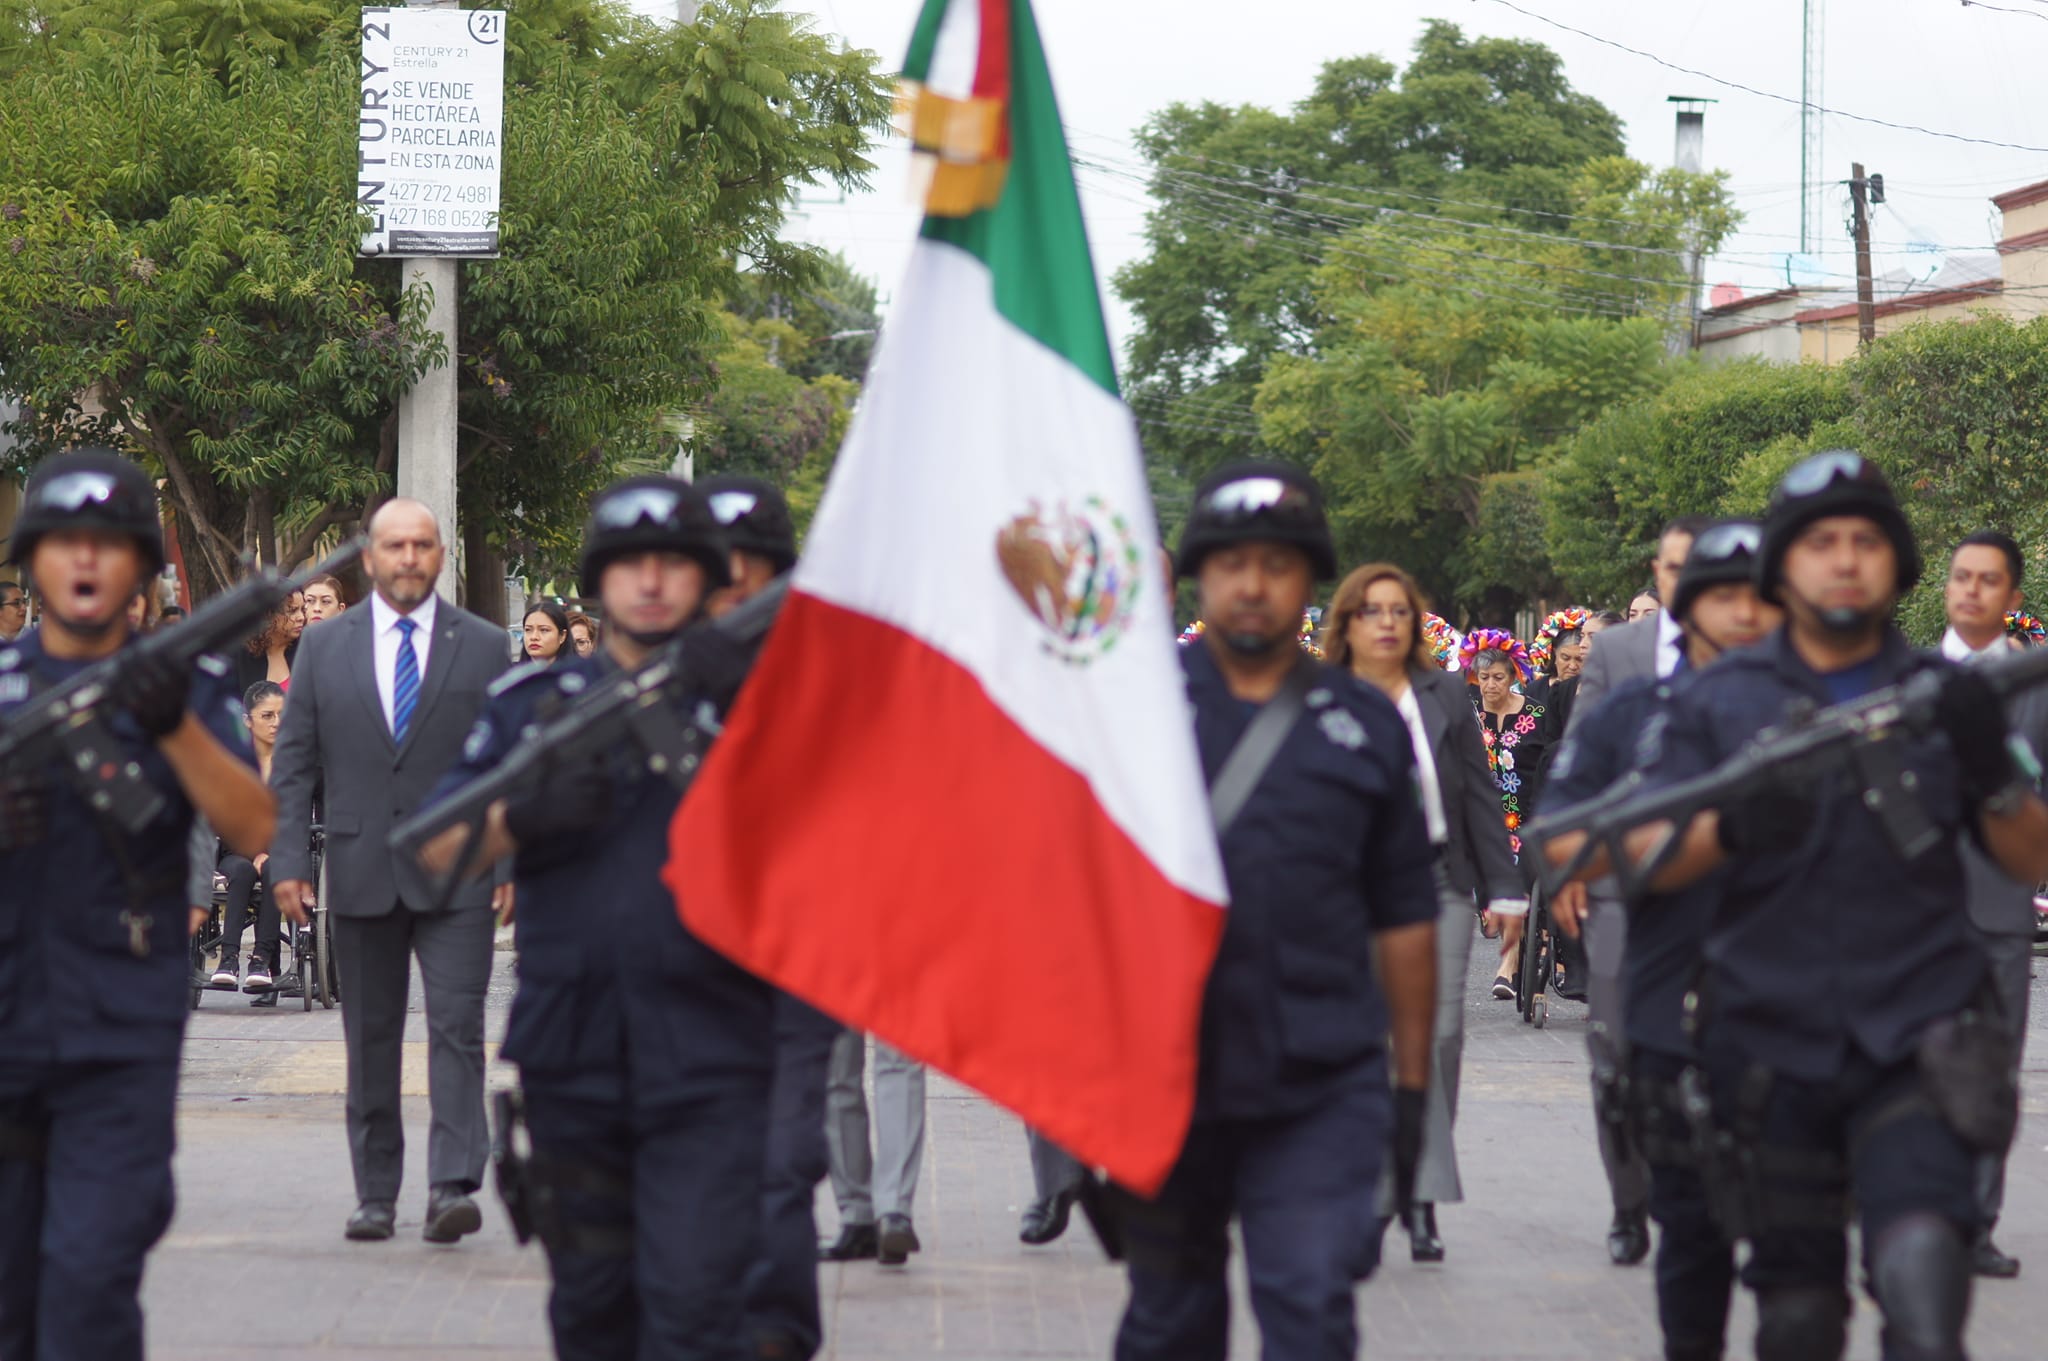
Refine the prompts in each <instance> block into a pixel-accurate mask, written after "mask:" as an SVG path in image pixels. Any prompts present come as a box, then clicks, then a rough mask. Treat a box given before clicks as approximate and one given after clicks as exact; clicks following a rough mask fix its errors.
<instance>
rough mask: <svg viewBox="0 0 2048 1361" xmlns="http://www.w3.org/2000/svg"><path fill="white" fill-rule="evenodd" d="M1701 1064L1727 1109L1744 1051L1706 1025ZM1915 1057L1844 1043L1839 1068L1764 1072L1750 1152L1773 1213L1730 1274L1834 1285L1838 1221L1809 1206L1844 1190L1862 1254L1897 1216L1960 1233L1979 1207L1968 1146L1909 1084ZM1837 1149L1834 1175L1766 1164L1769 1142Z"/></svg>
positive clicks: (1915, 1072) (1841, 1285) (1916, 1075)
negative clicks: (1738, 1271)
mask: <svg viewBox="0 0 2048 1361" xmlns="http://www.w3.org/2000/svg"><path fill="white" fill-rule="evenodd" d="M1704 1058H1705V1066H1706V1069H1707V1074H1708V1077H1709V1079H1710V1081H1711V1084H1712V1088H1713V1099H1714V1109H1715V1112H1716V1115H1717V1118H1719V1119H1721V1120H1723V1121H1727V1120H1730V1119H1737V1120H1739V1119H1740V1118H1741V1117H1740V1115H1739V1112H1740V1111H1741V1109H1742V1105H1743V1089H1744V1086H1745V1084H1746V1082H1747V1079H1748V1076H1749V1073H1750V1069H1751V1059H1750V1057H1749V1056H1748V1055H1747V1054H1746V1053H1744V1052H1742V1051H1741V1050H1739V1049H1737V1048H1736V1047H1734V1046H1733V1045H1730V1044H1726V1043H1717V1042H1716V1041H1715V1040H1714V1038H1713V1035H1712V1033H1711V1030H1710V1031H1709V1034H1708V1038H1707V1044H1706V1052H1705V1056H1704ZM1920 1093H1921V1078H1920V1072H1919V1067H1918V1064H1917V1063H1916V1062H1915V1060H1914V1059H1913V1058H1911V1057H1908V1058H1905V1059H1903V1060H1900V1061H1898V1062H1895V1063H1889V1064H1880V1063H1878V1062H1876V1061H1875V1060H1873V1059H1871V1058H1870V1057H1868V1056H1867V1055H1865V1054H1864V1053H1863V1052H1862V1051H1861V1050H1860V1049H1856V1048H1854V1047H1852V1048H1851V1049H1850V1050H1849V1053H1848V1056H1847V1057H1846V1058H1845V1059H1844V1061H1843V1063H1842V1066H1841V1069H1840V1071H1839V1072H1837V1073H1836V1074H1835V1075H1834V1076H1832V1077H1831V1078H1830V1079H1828V1080H1825V1081H1808V1080H1804V1079H1800V1078H1795V1077H1790V1076H1787V1075H1785V1074H1783V1073H1778V1074H1775V1075H1774V1076H1773V1077H1772V1079H1771V1082H1770V1089H1769V1095H1768V1097H1767V1099H1766V1100H1765V1102H1764V1105H1763V1109H1762V1112H1761V1124H1760V1132H1761V1142H1762V1148H1763V1152H1762V1154H1761V1156H1762V1157H1763V1158H1764V1160H1765V1163H1764V1166H1763V1167H1762V1168H1761V1172H1760V1175H1761V1177H1762V1179H1763V1187H1762V1192H1763V1194H1762V1196H1761V1197H1760V1200H1761V1203H1762V1204H1763V1205H1764V1206H1766V1207H1768V1208H1771V1209H1773V1210H1775V1211H1776V1212H1777V1213H1778V1217H1779V1219H1780V1220H1781V1221H1786V1220H1794V1219H1797V1220H1800V1221H1807V1222H1780V1223H1774V1224H1770V1225H1766V1226H1763V1227H1762V1228H1760V1229H1759V1231H1758V1232H1756V1233H1754V1234H1753V1235H1752V1236H1751V1239H1750V1257H1749V1261H1748V1262H1747V1263H1746V1264H1745V1265H1744V1267H1743V1269H1742V1282H1743V1284H1744V1285H1747V1286H1748V1287H1749V1288H1750V1289H1752V1290H1754V1291H1756V1292H1757V1293H1758V1295H1759V1297H1762V1296H1764V1295H1766V1294H1768V1293H1769V1292H1770V1291H1772V1290H1775V1289H1780V1288H1785V1287H1826V1288H1829V1289H1834V1290H1840V1291H1841V1292H1842V1306H1843V1308H1844V1309H1845V1310H1846V1309H1847V1308H1848V1304H1849V1297H1848V1290H1847V1285H1846V1280H1847V1272H1848V1253H1849V1250H1848V1239H1847V1232H1846V1230H1845V1229H1844V1228H1842V1227H1840V1226H1839V1225H1837V1226H1833V1227H1830V1226H1827V1225H1825V1224H1822V1223H1820V1222H1817V1221H1816V1219H1815V1216H1814V1215H1813V1214H1812V1213H1810V1212H1811V1211H1812V1210H1814V1209H1818V1208H1822V1207H1824V1206H1825V1204H1826V1202H1827V1201H1828V1200H1829V1199H1830V1198H1831V1197H1832V1198H1837V1199H1838V1198H1839V1197H1840V1196H1841V1195H1842V1193H1843V1191H1844V1190H1845V1189H1846V1191H1847V1192H1848V1194H1849V1196H1850V1198H1851V1200H1852V1201H1853V1203H1854V1204H1855V1206H1856V1208H1857V1211H1858V1213H1859V1215H1860V1217H1861V1228H1862V1231H1863V1248H1864V1265H1865V1267H1866V1268H1867V1267H1868V1266H1869V1265H1870V1255H1871V1251H1872V1249H1873V1247H1874V1246H1875V1245H1876V1244H1877V1243H1879V1242H1880V1241H1881V1240H1882V1239H1883V1238H1884V1235H1885V1230H1886V1229H1887V1228H1889V1227H1891V1225H1893V1224H1894V1223H1896V1222H1898V1221H1899V1220H1901V1219H1903V1218H1905V1217H1907V1216H1909V1215H1919V1214H1934V1215H1938V1216H1940V1217H1941V1218H1943V1219H1946V1220H1948V1221H1949V1222H1950V1223H1951V1224H1953V1225H1954V1226H1955V1227H1956V1228H1957V1230H1958V1231H1960V1232H1961V1233H1962V1235H1963V1237H1964V1240H1965V1241H1967V1240H1968V1239H1969V1238H1970V1236H1971V1235H1973V1234H1974V1233H1975V1231H1976V1227H1977V1225H1978V1223H1979V1219H1980V1212H1979V1210H1978V1207H1977V1199H1976V1194H1975V1181H1976V1172H1977V1155H1976V1154H1975V1153H1974V1152H1972V1151H1971V1150H1970V1149H1969V1148H1968V1147H1967V1146H1966V1145H1965V1144H1964V1143H1963V1141H1962V1140H1961V1139H1960V1138H1958V1137H1957V1136H1956V1134H1955V1131H1954V1130H1952V1129H1950V1128H1949V1126H1948V1124H1947V1123H1946V1122H1944V1121H1943V1120H1942V1118H1941V1117H1940V1116H1939V1115H1938V1114H1936V1112H1935V1110H1934V1108H1933V1107H1932V1106H1931V1105H1929V1104H1928V1102H1927V1100H1926V1098H1925V1097H1924V1096H1922V1095H1921V1094H1920ZM1843 1150H1847V1160H1846V1164H1845V1167H1846V1174H1847V1175H1846V1185H1845V1183H1844V1181H1843V1180H1841V1179H1839V1178H1838V1179H1833V1180H1832V1182H1831V1181H1830V1179H1828V1178H1826V1177H1824V1176H1816V1175H1813V1169H1812V1168H1811V1167H1806V1166H1794V1167H1785V1168H1775V1169H1774V1168H1773V1167H1771V1166H1770V1165H1769V1159H1770V1156H1771V1154H1772V1153H1773V1152H1780V1151H1782V1152H1789V1153H1790V1154H1792V1155H1794V1157H1795V1158H1798V1157H1800V1156H1801V1155H1805V1158H1806V1159H1807V1160H1810V1158H1811V1155H1814V1154H1826V1153H1830V1152H1834V1153H1840V1152H1841V1151H1843Z"/></svg>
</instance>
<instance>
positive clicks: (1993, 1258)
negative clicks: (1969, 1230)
mask: <svg viewBox="0 0 2048 1361" xmlns="http://www.w3.org/2000/svg"><path fill="white" fill-rule="evenodd" d="M1970 1270H1971V1271H1974V1272H1975V1273H1976V1274H1977V1275H1979V1276H1989V1277H1991V1278H1992V1279H1993V1280H1999V1281H2009V1280H2011V1279H2012V1278H2013V1277H2015V1276H2017V1275H2019V1274H2020V1259H2019V1258H2017V1257H2008V1256H2006V1255H2005V1253H2003V1252H2002V1251H2000V1250H1999V1247H1998V1244H1996V1243H1994V1242H1992V1241H1991V1235H1990V1234H1988V1233H1987V1234H1985V1235H1984V1236H1983V1237H1982V1238H1979V1239H1978V1240H1977V1242H1976V1245H1975V1246H1973V1247H1972V1248H1971V1249H1970Z"/></svg>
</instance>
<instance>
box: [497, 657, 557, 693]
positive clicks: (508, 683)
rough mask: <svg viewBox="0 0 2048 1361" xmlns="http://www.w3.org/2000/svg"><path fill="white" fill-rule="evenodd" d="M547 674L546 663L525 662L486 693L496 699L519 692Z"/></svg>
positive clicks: (499, 678)
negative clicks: (525, 685) (519, 689)
mask: <svg viewBox="0 0 2048 1361" xmlns="http://www.w3.org/2000/svg"><path fill="white" fill-rule="evenodd" d="M547 673H548V664H547V663H546V662H524V663H522V664H520V665H518V666H515V667H513V668H512V669H511V670H510V671H507V672H506V673H505V674H504V675H502V676H500V677H498V678H497V679H496V680H494V681H492V682H491V685H490V689H488V690H486V691H485V692H484V693H486V694H488V695H490V696H491V697H492V698H493V699H495V698H497V697H498V696H499V695H502V694H506V693H508V692H510V691H513V690H517V689H518V688H519V687H520V686H522V685H524V684H526V683H527V682H528V681H530V680H533V679H535V678H536V677H539V676H545V675H546V674H547Z"/></svg>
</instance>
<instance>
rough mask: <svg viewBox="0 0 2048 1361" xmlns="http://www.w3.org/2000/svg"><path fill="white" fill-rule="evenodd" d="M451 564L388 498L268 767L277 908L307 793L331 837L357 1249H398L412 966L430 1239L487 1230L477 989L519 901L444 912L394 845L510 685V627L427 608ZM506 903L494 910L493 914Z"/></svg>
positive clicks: (294, 897)
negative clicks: (363, 1244) (362, 582)
mask: <svg viewBox="0 0 2048 1361" xmlns="http://www.w3.org/2000/svg"><path fill="white" fill-rule="evenodd" d="M444 553H445V549H444V547H443V545H442V542H441V530H440V526H439V525H437V524H436V523H435V522H434V516H433V513H432V512H431V511H429V510H428V509H427V508H426V507H425V506H423V505H421V504H420V503H419V502H417V501H410V500H403V499H401V500H395V501H387V502H385V503H384V505H383V506H382V507H381V508H379V510H378V511H377V513H376V514H375V515H374V516H372V517H371V520H370V547H369V551H368V552H367V553H366V554H365V555H364V562H365V564H366V565H367V571H368V573H369V576H370V581H371V584H372V585H373V586H374V587H375V588H376V589H375V591H374V593H373V594H372V596H371V597H370V599H369V600H368V601H365V602H364V603H363V604H361V605H358V606H357V607H356V608H355V609H352V610H350V611H348V612H347V613H346V614H343V615H342V616H341V617H340V618H338V619H333V620H330V621H329V622H328V623H327V624H326V625H325V626H324V627H322V628H318V629H309V630H308V631H307V632H306V635H305V637H304V638H302V639H301V640H300V643H299V655H298V658H297V662H296V664H295V665H294V667H293V668H292V688H291V697H290V699H289V700H288V701H287V702H286V704H285V716H284V725H283V727H282V729H281V730H280V732H279V733H278V739H277V751H276V755H275V756H274V757H273V758H272V766H271V783H272V784H273V785H274V786H275V787H276V790H277V801H278V822H277V825H278V827H279V828H280V829H285V828H290V829H293V833H294V834H286V833H285V832H283V831H282V830H280V833H279V838H278V844H277V845H276V846H275V847H273V848H272V850H271V859H270V863H271V866H272V871H273V873H274V874H275V876H276V880H275V883H274V887H273V891H274V892H275V893H276V895H277V905H278V908H279V910H280V911H282V912H283V913H284V914H285V915H286V916H288V917H290V918H292V919H293V920H294V921H301V922H302V921H304V920H305V908H306V904H307V903H308V902H309V901H310V900H311V898H312V896H313V884H312V882H311V881H312V878H313V866H312V859H311V856H310V854H309V852H308V849H307V845H306V836H305V830H304V829H305V828H306V827H308V826H309V825H311V823H312V820H313V794H314V789H315V787H316V786H317V787H319V788H320V789H321V791H322V792H321V797H320V813H321V819H322V822H323V825H324V826H325V828H326V833H327V893H328V904H327V906H328V911H329V913H330V914H331V915H330V920H331V921H332V923H333V926H334V963H335V971H336V975H337V980H338V982H339V984H340V990H341V1020H342V1034H343V1037H344V1038H345V1040H346V1041H347V1046H348V1141H349V1153H350V1156H351V1157H352V1159H353V1160H354V1164H355V1183H356V1199H357V1201H358V1202H359V1203H358V1205H357V1208H356V1212H355V1213H354V1214H353V1215H352V1216H350V1218H349V1221H348V1228H347V1234H348V1236H349V1237H350V1238H354V1239H363V1240H374V1239H384V1238H389V1237H391V1235H392V1232H393V1231H394V1229H395V1227H396V1224H397V1202H398V1186H399V1179H400V1176H401V1172H402V1168H403V1163H404V1154H405V1130H404V1125H403V1122H402V1120H401V1117H400V1110H399V1066H400V1056H401V1054H402V1052H403V1041H404V1038H405V1014H406V1007H407V1004H408V1002H409V1001H410V992H411V977H410V973H411V959H412V957H414V956H417V957H418V959H419V964H420V978H421V981H422V982H423V984H424V985H425V989H426V1002H427V1008H426V1010H427V1088H428V1093H429V1099H430V1100H431V1102H432V1108H433V1124H432V1127H431V1129H430V1130H429V1132H428V1135H427V1179H428V1181H429V1182H430V1183H431V1186H430V1189H429V1193H428V1198H427V1210H426V1220H425V1229H424V1236H425V1238H426V1239H427V1241H428V1242H430V1243H452V1242H454V1241H455V1240H456V1239H458V1238H460V1237H461V1236H462V1235H464V1234H466V1233H474V1232H475V1231H476V1230H477V1229H479V1228H481V1227H483V1216H482V1213H481V1212H480V1211H479V1210H478V1209H477V1205H476V1201H475V1200H474V1199H472V1193H474V1192H475V1191H476V1190H477V1189H478V1188H479V1187H480V1186H481V1185H482V1183H483V1171H484V1161H485V1159H486V1157H487V1156H488V1155H489V1152H490V1130H489V1127H488V1125H487V1124H486V1122H485V1119H484V989H485V985H486V984H487V983H488V982H489V981H490V976H491V948H492V942H493V935H494V930H493V927H494V919H493V914H492V909H493V908H494V907H503V906H506V905H507V904H508V902H509V895H510V892H511V888H510V885H509V884H504V885H501V886H500V887H498V888H497V889H495V890H494V889H492V888H491V887H489V886H487V885H484V884H476V885H473V886H468V887H465V889H464V890H463V891H462V892H461V893H459V894H458V895H457V896H456V898H455V900H454V902H453V903H452V904H451V905H450V906H449V907H448V908H447V909H446V910H438V911H437V910H436V905H435V903H434V901H433V894H432V891H431V890H430V888H429V887H428V884H427V882H426V879H425V877H424V876H423V875H422V874H421V872H420V871H419V869H418V867H417V866H415V865H412V864H410V863H406V862H402V861H401V860H399V859H398V858H397V857H395V856H393V855H392V853H391V852H390V850H388V849H387V848H386V844H385V843H386V839H387V837H388V835H389V833H390V831H391V828H392V826H393V825H394V824H396V823H397V822H399V821H401V820H402V819H404V818H405V817H406V816H407V815H408V814H410V813H411V812H412V811H413V810H414V809H415V808H417V807H418V806H419V805H420V803H421V802H422V801H423V800H424V799H425V798H426V796H427V795H428V793H429V792H430V791H432V789H433V788H434V785H435V782H436V781H438V780H439V779H440V777H441V775H442V773H443V772H444V771H446V770H447V769H448V767H449V766H451V765H453V764H454V763H455V760H456V758H457V756H458V755H459V754H460V752H461V749H462V743H463V739H464V738H465V737H466V736H467V735H468V733H469V730H470V727H471V725H472V724H474V723H475V721H476V717H477V714H478V713H479V712H480V711H481V710H482V708H483V704H484V698H485V693H486V691H488V690H489V689H490V686H491V684H492V683H493V682H494V681H495V680H497V678H498V677H499V676H500V675H501V674H503V673H504V671H505V669H506V666H507V659H506V657H505V635H504V632H503V630H501V629H498V628H497V627H495V626H493V625H491V624H488V623H486V622H484V621H483V620H482V619H479V618H477V617H476V616H475V615H473V614H469V613H467V612H465V611H463V610H460V609H458V608H456V607H455V606H454V605H453V604H451V603H449V602H448V601H446V600H442V599H440V598H438V597H437V596H436V595H435V593H434V582H435V579H436V578H437V577H439V576H440V574H441V560H442V557H443V555H444ZM494 899H495V900H497V901H494Z"/></svg>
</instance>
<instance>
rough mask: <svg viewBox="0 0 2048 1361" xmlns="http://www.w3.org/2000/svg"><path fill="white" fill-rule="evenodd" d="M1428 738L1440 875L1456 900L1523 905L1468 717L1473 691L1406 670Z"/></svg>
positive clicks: (1427, 672) (1446, 677) (1435, 672)
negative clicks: (1438, 810) (1471, 896)
mask: <svg viewBox="0 0 2048 1361" xmlns="http://www.w3.org/2000/svg"><path fill="white" fill-rule="evenodd" d="M1408 683H1409V685H1410V686H1412V687H1413V688H1414V690H1415V702H1416V706H1417V707H1418V708H1419V709H1420V710H1421V711H1422V728H1423V731H1424V732H1426V733H1427V734H1428V735H1429V754H1430V757H1431V759H1432V760H1434V761H1435V763H1436V781H1437V788H1438V790H1439V791H1440V792H1441V794H1442V796H1443V801H1444V827H1445V831H1446V835H1447V841H1448V844H1447V845H1446V846H1445V848H1444V871H1445V873H1447V874H1448V875H1449V876H1450V880H1451V884H1452V886H1453V887H1455V888H1456V889H1457V890H1458V891H1459V892H1461V893H1478V894H1480V895H1482V896H1483V897H1484V898H1485V899H1486V900H1487V901H1488V902H1491V901H1493V900H1495V899H1499V898H1526V897H1528V896H1529V889H1528V885H1527V884H1525V883H1524V882H1523V880H1522V872H1521V871H1520V870H1519V869H1517V868H1516V867H1515V853H1514V852H1513V851H1512V850H1510V849H1508V828H1507V823H1506V822H1505V821H1503V820H1502V816H1501V806H1500V790H1499V789H1498V788H1496V787H1495V786H1494V783H1493V771H1492V769H1491V768H1490V767H1488V765H1487V764H1486V744H1485V743H1484V742H1483V741H1482V740H1481V739H1480V736H1479V720H1478V718H1476V717H1475V716H1474V714H1473V711H1472V697H1471V695H1470V693H1469V691H1470V689H1471V687H1470V686H1469V685H1467V684H1466V682H1465V677H1464V676H1463V675H1462V674H1459V675H1453V674H1452V673H1451V672H1448V671H1444V670H1441V669H1439V668H1437V667H1433V666H1432V667H1428V668H1417V667H1410V668H1409V669H1408Z"/></svg>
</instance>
